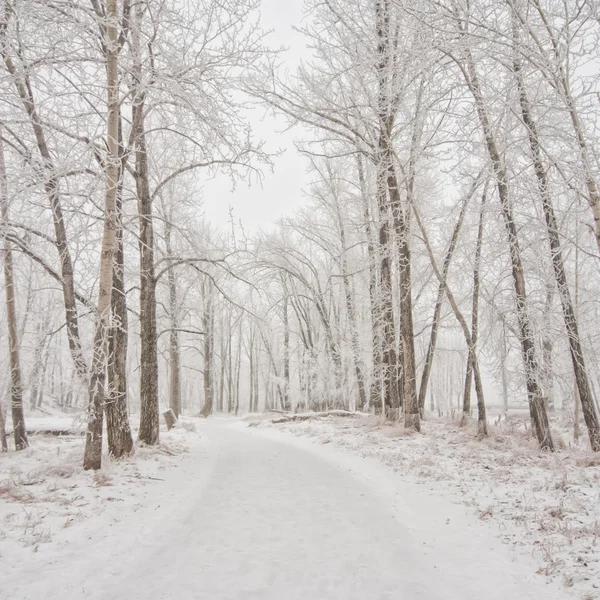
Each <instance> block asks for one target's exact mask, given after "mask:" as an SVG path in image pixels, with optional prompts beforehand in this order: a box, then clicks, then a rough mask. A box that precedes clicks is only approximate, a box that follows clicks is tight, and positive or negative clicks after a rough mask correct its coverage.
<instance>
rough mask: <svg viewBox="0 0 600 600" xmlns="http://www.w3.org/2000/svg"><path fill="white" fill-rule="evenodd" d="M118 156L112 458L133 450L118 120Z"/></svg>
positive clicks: (109, 421)
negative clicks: (128, 397) (128, 383)
mask: <svg viewBox="0 0 600 600" xmlns="http://www.w3.org/2000/svg"><path fill="white" fill-rule="evenodd" d="M119 154H120V156H121V168H120V173H119V187H118V189H117V196H116V199H115V207H116V212H117V231H116V248H115V259H114V264H113V289H112V295H111V300H110V301H111V308H112V315H113V323H112V327H111V328H110V331H109V334H108V358H109V360H108V369H107V376H108V397H107V399H106V402H105V406H104V411H105V415H106V440H107V444H108V452H109V454H110V455H111V456H113V457H114V458H121V457H122V456H126V455H128V454H131V452H132V450H133V438H132V435H131V427H130V425H129V415H128V412H127V297H126V295H125V252H124V249H123V173H124V166H125V160H126V158H125V154H124V151H123V144H122V140H121V124H120V118H119Z"/></svg>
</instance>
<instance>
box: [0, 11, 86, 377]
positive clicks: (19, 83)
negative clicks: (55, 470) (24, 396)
mask: <svg viewBox="0 0 600 600" xmlns="http://www.w3.org/2000/svg"><path fill="white" fill-rule="evenodd" d="M9 18H10V5H9V3H5V13H4V24H3V26H2V27H0V33H1V34H2V36H1V38H0V51H1V52H2V57H3V59H4V63H5V65H6V68H7V70H8V72H9V73H10V75H11V78H12V80H13V82H14V84H15V87H16V89H17V93H18V94H19V97H20V99H21V103H22V104H23V107H24V109H25V112H26V113H27V116H28V117H29V121H30V123H31V127H32V129H33V133H34V135H35V139H36V144H37V148H38V151H39V153H40V156H41V157H42V165H43V168H44V178H43V179H44V190H45V192H46V195H47V196H48V199H49V201H50V207H51V209H52V222H53V225H54V235H55V237H56V248H57V250H58V257H59V260H60V268H61V279H62V290H63V301H64V306H65V320H66V329H67V339H68V342H69V350H70V352H71V356H72V357H73V362H74V364H75V369H76V370H77V373H78V375H79V376H80V377H81V379H82V381H83V382H84V383H87V382H88V367H87V364H86V361H85V359H84V357H83V352H82V349H81V339H80V336H79V319H78V314H77V303H76V299H75V284H74V278H73V262H72V260H71V254H70V252H69V245H68V243H67V231H66V227H65V222H64V218H63V213H62V206H61V201H60V191H59V178H58V177H57V175H56V170H55V168H54V163H53V161H52V156H51V153H50V150H49V149H48V144H47V142H46V136H45V133H44V127H43V124H42V119H41V118H40V116H39V114H38V112H37V108H36V105H35V99H34V96H33V88H32V87H31V82H30V80H29V75H28V74H27V69H25V68H22V69H17V66H16V65H15V63H14V62H13V59H12V57H11V56H10V50H9V47H8V43H7V41H6V37H5V28H6V24H7V23H8V20H9Z"/></svg>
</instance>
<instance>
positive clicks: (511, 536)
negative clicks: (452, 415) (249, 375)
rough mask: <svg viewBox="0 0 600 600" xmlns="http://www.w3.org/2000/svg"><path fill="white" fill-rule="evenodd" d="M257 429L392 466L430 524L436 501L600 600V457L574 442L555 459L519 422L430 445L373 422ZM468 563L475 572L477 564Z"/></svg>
mask: <svg viewBox="0 0 600 600" xmlns="http://www.w3.org/2000/svg"><path fill="white" fill-rule="evenodd" d="M250 422H251V423H252V424H253V425H258V429H259V430H260V431H264V430H265V428H267V429H266V430H267V431H268V432H270V431H273V429H276V430H277V431H278V432H284V433H285V434H286V435H289V434H290V433H291V434H294V435H295V436H300V437H301V438H309V439H310V440H311V441H312V442H313V443H316V444H318V445H323V444H326V445H327V447H329V446H333V447H335V448H336V449H337V450H338V452H339V451H343V453H345V454H352V455H354V456H356V455H359V456H361V457H363V458H365V459H366V460H367V461H368V462H377V463H379V464H382V465H384V466H385V467H386V468H387V471H388V473H389V476H390V477H392V476H394V477H398V478H399V479H400V481H401V482H402V483H401V485H402V486H404V487H403V490H404V492H403V494H404V495H405V497H406V496H407V494H408V491H407V490H411V492H410V493H412V494H414V498H415V500H416V501H417V502H419V501H420V499H422V501H423V515H422V516H424V517H425V518H428V516H427V515H428V514H430V515H431V516H432V517H436V516H437V515H436V514H435V513H432V512H431V510H427V509H426V508H425V506H426V502H429V501H431V499H432V498H436V499H437V500H440V501H442V503H443V505H445V506H448V507H449V508H450V506H451V505H463V506H464V507H465V508H466V510H467V511H468V513H470V515H471V517H475V518H476V519H477V520H479V521H480V523H481V524H482V527H484V528H485V529H487V530H488V531H489V532H491V533H493V534H494V535H495V537H496V538H497V539H498V540H500V541H501V542H502V544H503V545H504V546H505V548H506V550H507V551H509V552H510V554H511V556H513V558H514V560H515V561H517V562H519V563H521V564H522V565H523V566H526V568H527V569H529V571H530V573H537V575H536V578H537V579H538V580H540V581H542V580H544V581H548V582H552V584H553V585H555V586H556V585H558V586H560V587H562V588H563V589H564V590H565V591H568V592H570V593H572V594H573V595H575V597H578V598H585V599H586V600H592V599H597V598H600V485H599V484H600V457H598V455H594V454H593V453H592V452H590V451H587V450H585V449H577V448H574V447H570V446H571V444H569V443H568V442H566V441H565V440H567V439H568V435H567V434H566V433H563V434H562V435H561V433H560V431H557V432H556V438H557V439H558V440H559V443H560V445H561V446H562V448H561V450H560V451H559V452H557V453H555V454H547V453H541V452H539V451H538V450H537V445H536V442H535V441H534V440H533V439H532V438H531V435H530V432H529V433H528V432H526V431H524V430H523V427H522V423H519V422H514V423H510V422H509V423H503V424H502V425H501V426H498V427H492V428H491V431H490V437H489V439H487V440H484V441H477V440H476V439H475V435H474V431H473V430H472V429H460V428H458V427H457V426H456V424H455V423H451V422H448V421H443V420H438V421H435V420H434V421H427V422H425V423H424V424H423V431H424V435H418V434H407V433H406V432H405V431H404V429H403V428H402V427H401V426H393V425H390V424H382V422H381V421H380V420H379V419H378V418H377V417H372V416H366V415H365V416H360V417H353V418H348V417H345V418H339V417H337V418H335V417H334V418H332V417H327V418H323V419H316V420H315V419H312V420H308V421H299V422H288V423H281V424H276V425H274V424H272V423H270V422H269V420H267V419H266V418H265V419H264V420H261V419H256V418H251V419H250ZM392 473H393V475H392ZM438 506H439V505H438ZM442 514H443V513H442ZM417 527H418V528H421V529H422V525H421V524H420V523H419V524H418V525H417ZM480 530H481V528H479V530H477V531H480ZM450 543H452V540H450ZM467 554H468V556H469V557H470V559H471V560H473V564H474V567H475V566H476V564H477V561H478V554H477V553H476V552H474V551H473V550H468V551H467Z"/></svg>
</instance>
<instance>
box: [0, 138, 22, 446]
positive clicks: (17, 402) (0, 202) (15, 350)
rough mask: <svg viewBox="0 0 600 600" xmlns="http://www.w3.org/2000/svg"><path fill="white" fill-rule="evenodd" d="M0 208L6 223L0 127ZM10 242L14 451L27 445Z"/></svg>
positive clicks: (7, 272) (7, 286)
mask: <svg viewBox="0 0 600 600" xmlns="http://www.w3.org/2000/svg"><path fill="white" fill-rule="evenodd" d="M0 208H1V210H2V212H1V217H2V225H3V227H5V228H6V227H7V223H8V183H7V181H6V167H5V163H4V145H3V142H2V128H1V127H0ZM13 277H14V271H13V261H12V249H11V246H10V242H9V241H8V240H6V239H5V240H4V291H5V294H6V320H7V321H8V327H7V329H8V356H9V367H10V412H11V416H12V423H13V436H14V438H15V450H24V449H25V448H27V446H28V445H29V444H28V442H27V430H26V428H25V415H24V414H23V386H22V384H21V365H20V360H19V330H18V326H17V306H16V299H15V282H14V278H13Z"/></svg>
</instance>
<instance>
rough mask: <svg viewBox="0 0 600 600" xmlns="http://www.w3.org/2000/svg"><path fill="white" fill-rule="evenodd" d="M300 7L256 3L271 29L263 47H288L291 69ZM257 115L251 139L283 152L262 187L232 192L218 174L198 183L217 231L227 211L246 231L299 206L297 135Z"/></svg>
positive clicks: (293, 2) (275, 1)
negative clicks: (201, 186) (295, 142)
mask: <svg viewBox="0 0 600 600" xmlns="http://www.w3.org/2000/svg"><path fill="white" fill-rule="evenodd" d="M302 4H303V1H302V0H263V1H262V8H261V15H262V18H261V23H262V26H263V29H265V30H272V33H271V35H270V36H269V45H270V46H271V47H275V48H276V47H280V46H285V47H286V48H288V50H287V51H286V53H285V54H284V57H283V60H284V62H285V63H286V65H289V66H290V67H292V68H293V67H294V66H295V65H296V64H298V61H299V59H300V57H301V56H302V54H303V46H304V41H303V39H302V36H300V35H299V34H298V33H296V32H294V31H293V29H292V27H293V26H294V25H296V26H297V25H300V23H301V21H302V14H303V13H302ZM262 116H263V111H257V113H256V116H255V117H254V118H253V120H252V126H253V128H254V129H255V131H256V135H257V138H260V139H263V140H265V141H266V142H267V145H268V147H269V149H270V150H276V149H279V148H280V149H283V150H284V152H283V154H282V155H281V156H278V157H275V158H274V168H273V172H271V171H270V170H269V169H268V168H265V169H263V175H264V177H263V182H262V186H261V185H260V184H259V183H257V182H254V183H253V184H252V185H251V186H250V187H247V185H246V184H244V183H238V184H237V187H236V189H235V191H232V185H231V181H230V180H229V179H228V177H226V176H224V175H217V177H215V178H214V179H212V180H209V181H206V182H204V185H203V197H204V209H205V212H206V217H207V219H208V220H209V221H211V222H212V223H213V224H214V225H215V226H216V227H217V228H222V227H224V226H225V225H226V224H227V222H228V221H229V207H230V206H231V207H233V212H234V216H235V219H236V222H237V221H238V220H241V221H242V223H243V226H244V228H245V229H246V230H256V229H258V228H261V227H263V226H266V225H268V224H269V223H272V222H273V221H274V220H275V219H277V218H278V217H279V216H281V215H283V214H289V213H290V212H292V211H293V209H294V208H295V207H297V206H299V205H300V204H301V203H302V201H303V198H302V188H303V187H304V186H305V184H306V182H307V176H306V162H305V161H304V159H303V158H302V157H301V156H300V155H299V154H298V152H297V151H296V149H295V147H294V145H293V140H294V137H296V136H297V135H298V132H294V131H285V129H286V125H287V124H286V121H285V119H283V118H281V119H274V118H271V117H267V118H265V119H264V120H262V119H261V118H260V117H262Z"/></svg>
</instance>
